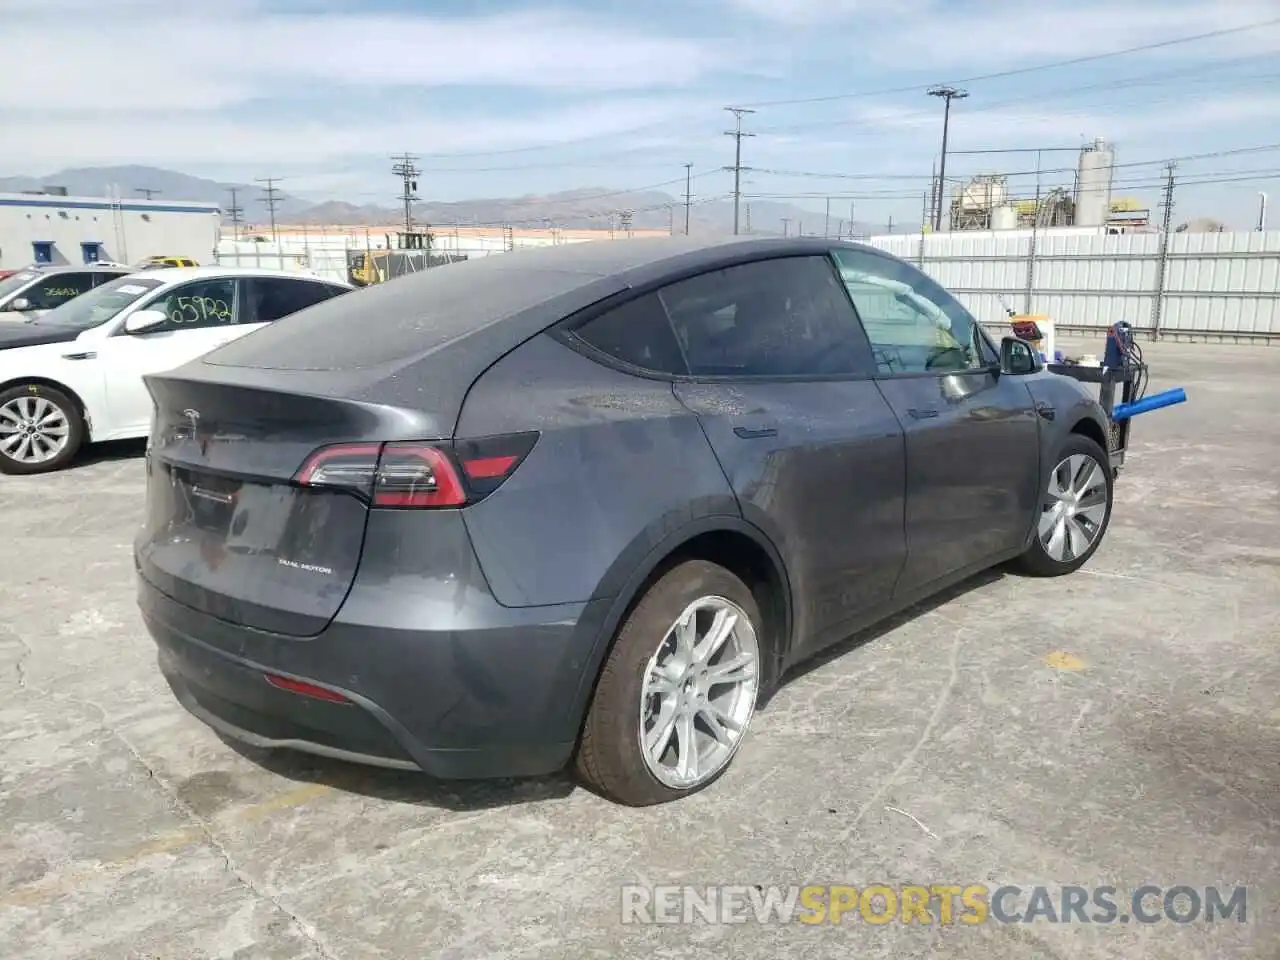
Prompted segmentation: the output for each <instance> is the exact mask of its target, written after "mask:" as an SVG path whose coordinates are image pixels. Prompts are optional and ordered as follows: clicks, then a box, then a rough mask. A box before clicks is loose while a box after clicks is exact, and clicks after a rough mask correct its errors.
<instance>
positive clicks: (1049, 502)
mask: <svg viewBox="0 0 1280 960" xmlns="http://www.w3.org/2000/svg"><path fill="white" fill-rule="evenodd" d="M1047 493H1048V496H1047V497H1046V498H1045V503H1044V508H1043V511H1042V512H1041V514H1040V523H1039V530H1038V532H1039V536H1040V545H1041V546H1042V547H1044V552H1045V553H1046V554H1048V555H1049V557H1050V558H1051V559H1053V560H1056V561H1057V562H1058V563H1070V562H1071V561H1072V560H1075V559H1076V558H1078V557H1080V556H1083V555H1084V554H1085V553H1086V552H1087V551H1088V549H1089V547H1090V546H1092V545H1093V542H1094V541H1095V540H1097V539H1098V535H1099V534H1100V533H1101V532H1102V525H1103V523H1104V522H1105V521H1106V518H1107V475H1106V471H1105V470H1104V469H1103V467H1102V466H1101V464H1099V463H1098V461H1097V460H1095V459H1094V458H1093V457H1091V456H1089V455H1088V454H1087V453H1073V454H1071V455H1070V456H1069V457H1067V458H1066V459H1064V460H1063V461H1062V462H1060V463H1059V464H1058V465H1057V466H1056V467H1054V468H1053V473H1051V474H1050V475H1049V489H1048V491H1047Z"/></svg>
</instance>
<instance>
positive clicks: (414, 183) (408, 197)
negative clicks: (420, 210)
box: [391, 153, 422, 237]
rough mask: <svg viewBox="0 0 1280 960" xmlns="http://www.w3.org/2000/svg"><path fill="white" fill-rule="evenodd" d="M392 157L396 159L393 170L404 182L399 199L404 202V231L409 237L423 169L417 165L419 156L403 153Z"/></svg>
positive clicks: (411, 231)
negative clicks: (419, 176) (419, 179)
mask: <svg viewBox="0 0 1280 960" xmlns="http://www.w3.org/2000/svg"><path fill="white" fill-rule="evenodd" d="M391 159H392V160H394V161H395V166H393V167H392V168H391V172H392V173H394V174H395V175H396V176H397V177H399V178H400V179H401V180H402V181H403V182H404V189H403V191H402V192H401V194H400V197H399V199H400V201H401V202H402V203H403V204H404V233H405V236H406V237H408V235H409V234H411V233H413V205H414V204H415V203H417V202H418V175H419V174H420V173H421V172H422V171H421V170H419V169H418V167H417V160H418V158H417V157H415V156H412V155H411V154H408V153H402V154H400V156H398V157H392V158H391Z"/></svg>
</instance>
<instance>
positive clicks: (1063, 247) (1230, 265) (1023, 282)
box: [867, 230, 1280, 342]
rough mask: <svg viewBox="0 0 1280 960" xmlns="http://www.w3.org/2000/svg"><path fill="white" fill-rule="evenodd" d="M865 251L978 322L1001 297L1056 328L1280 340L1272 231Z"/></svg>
mask: <svg viewBox="0 0 1280 960" xmlns="http://www.w3.org/2000/svg"><path fill="white" fill-rule="evenodd" d="M867 242H868V243H869V244H871V245H873V246H876V247H879V248H880V249H882V250H886V251H888V252H890V253H893V254H896V255H897V256H900V257H902V258H904V259H906V260H910V261H911V262H912V263H915V264H916V265H918V266H920V267H921V268H922V269H924V271H925V272H926V273H928V274H929V275H930V276H932V277H933V278H934V279H936V280H937V281H938V282H939V283H941V284H943V285H944V286H946V287H947V288H948V289H949V290H951V291H952V292H953V293H955V294H956V296H957V297H959V298H960V300H961V301H963V302H964V304H965V306H966V307H968V308H969V309H970V310H971V311H973V313H974V315H975V316H977V317H979V318H980V319H981V320H982V321H983V322H984V323H992V324H999V323H1002V322H1003V317H1004V307H1003V306H1002V303H1001V300H1002V298H1003V301H1004V303H1007V304H1008V306H1009V307H1011V308H1012V309H1014V310H1017V311H1018V312H1020V313H1036V314H1043V315H1046V316H1048V317H1050V318H1051V319H1052V320H1053V321H1054V324H1055V326H1056V327H1057V328H1059V329H1067V330H1083V331H1093V330H1101V329H1103V328H1105V327H1107V326H1109V325H1110V324H1112V323H1114V322H1115V321H1117V320H1126V321H1128V322H1129V323H1131V324H1132V325H1133V326H1134V327H1135V328H1136V329H1138V330H1142V331H1145V332H1147V333H1149V334H1158V335H1159V336H1160V337H1167V338H1169V339H1191V340H1220V341H1223V340H1225V341H1264V342H1272V341H1276V342H1280V231H1267V232H1256V231H1255V232H1250V233H1172V234H1169V235H1167V237H1166V236H1165V235H1161V234H1156V233H1145V234H1142V233H1133V234H1120V235H1103V234H1099V233H1082V232H1080V231H1054V230H1047V231H1041V232H1039V233H1038V234H1036V235H1034V236H1033V234H1032V232H1031V231H1030V230H1009V231H999V232H986V231H983V232H973V233H968V232H957V233H937V234H925V235H924V236H923V238H922V237H921V235H920V234H899V235H892V234H891V235H887V236H878V237H871V238H869V239H868V241H867ZM922 243H923V247H922Z"/></svg>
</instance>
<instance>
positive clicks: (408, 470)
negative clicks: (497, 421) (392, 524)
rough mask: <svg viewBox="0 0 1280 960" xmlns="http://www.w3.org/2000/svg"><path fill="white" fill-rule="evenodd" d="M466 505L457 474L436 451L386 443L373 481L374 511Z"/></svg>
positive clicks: (424, 447)
mask: <svg viewBox="0 0 1280 960" xmlns="http://www.w3.org/2000/svg"><path fill="white" fill-rule="evenodd" d="M466 502H467V492H466V490H464V489H463V487H462V480H461V478H460V477H459V476H458V471H457V470H455V469H454V466H453V464H452V463H450V462H449V457H448V455H447V454H446V453H444V451H442V450H439V449H437V448H436V447H429V446H426V445H425V444H418V443H388V444H387V445H386V446H385V447H384V448H383V450H382V459H381V460H379V461H378V475H377V477H375V478H374V481H373V505H374V506H375V507H461V506H462V505H464V504H465V503H466Z"/></svg>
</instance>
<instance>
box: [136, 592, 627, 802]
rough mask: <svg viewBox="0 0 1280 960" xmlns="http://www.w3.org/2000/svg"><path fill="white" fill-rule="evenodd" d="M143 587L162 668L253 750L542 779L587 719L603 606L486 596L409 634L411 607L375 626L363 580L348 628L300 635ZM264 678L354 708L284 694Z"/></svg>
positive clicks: (205, 713)
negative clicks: (533, 603) (583, 708)
mask: <svg viewBox="0 0 1280 960" xmlns="http://www.w3.org/2000/svg"><path fill="white" fill-rule="evenodd" d="M137 586H138V603H139V607H140V609H141V612H142V615H143V620H144V622H145V623H146V626H147V629H148V631H149V632H150V634H151V636H152V638H153V639H154V640H155V642H156V644H157V646H158V648H159V664H160V668H161V670H162V672H163V673H164V675H165V677H166V679H167V680H168V682H169V684H170V686H171V687H172V689H173V691H174V694H175V696H176V697H177V698H178V700H179V702H181V703H182V705H183V706H184V707H186V709H187V710H188V711H190V712H191V713H192V714H193V715H195V716H196V717H197V718H199V719H200V720H202V721H204V722H205V723H206V724H208V725H209V726H210V727H213V728H214V729H216V730H218V731H219V732H221V733H222V734H224V735H226V736H229V737H231V738H234V739H237V740H240V741H243V742H245V743H248V744H251V745H254V746H258V747H268V748H273V747H284V748H290V749H295V750H301V751H304V752H308V753H314V754H319V755H324V756H330V757H335V758H338V759H341V760H349V761H354V762H359V763H367V764H374V765H378V766H386V767H396V768H402V769H420V770H422V771H424V772H425V773H427V774H429V775H431V776H434V777H440V778H444V779H460V778H467V779H470V778H488V777H511V776H536V775H541V774H547V773H551V772H554V771H556V770H558V769H560V768H561V767H563V766H564V765H565V764H566V762H567V761H568V759H569V757H570V755H571V754H572V752H573V748H574V745H575V743H576V740H577V734H578V726H579V722H580V717H578V716H576V715H575V709H574V704H575V700H576V699H577V697H576V693H577V691H578V689H579V684H580V681H581V680H582V679H583V673H584V671H585V670H587V669H588V668H589V667H588V665H589V662H590V659H591V653H592V649H593V646H594V643H595V640H596V638H597V636H598V630H599V625H600V623H601V621H602V617H603V613H604V607H607V605H608V604H607V601H605V602H600V601H595V602H592V603H585V604H569V605H561V606H555V607H530V608H521V609H511V608H504V607H500V606H499V605H497V604H496V603H494V602H493V601H492V598H490V597H487V596H485V595H480V596H478V597H476V598H475V600H474V602H473V603H472V604H471V605H470V606H468V605H467V604H466V603H465V602H464V603H463V604H462V605H461V606H459V607H456V608H455V609H454V610H453V611H452V615H451V616H450V617H449V622H447V623H440V622H436V623H433V624H431V626H430V627H423V626H421V625H418V626H406V625H405V618H404V616H403V615H402V614H403V610H394V609H393V610H388V611H387V613H386V619H388V620H396V621H398V623H397V624H388V623H378V622H376V619H377V618H376V617H373V616H369V614H371V613H373V612H374V611H376V610H378V609H379V606H380V605H379V604H378V603H375V602H373V601H375V600H376V599H377V597H376V596H371V597H365V598H362V597H361V596H360V585H359V583H357V585H356V587H355V588H354V589H353V591H352V594H351V595H350V596H349V597H348V599H347V603H346V604H344V607H343V609H344V611H348V610H349V611H353V613H352V614H351V615H350V616H349V618H348V619H347V620H345V621H344V619H343V614H342V613H340V614H339V616H338V618H337V619H335V620H334V622H333V623H332V624H330V626H329V627H328V628H327V629H326V630H325V631H324V632H323V633H322V634H320V635H319V636H316V637H311V638H305V639H304V638H297V637H286V636H281V635H277V634H271V633H265V632H262V631H258V630H253V629H251V628H247V627H243V626H239V625H236V624H233V623H229V622H227V621H225V620H220V619H218V618H215V617H212V616H210V615H208V614H205V613H202V612H200V611H198V610H195V609H193V608H191V607H188V606H185V605H183V604H180V603H177V602H176V601H174V600H172V599H171V598H169V597H168V596H166V595H165V594H164V593H162V592H161V591H160V590H158V589H157V588H156V587H155V586H153V585H152V584H151V583H150V582H149V581H148V580H147V579H146V578H145V577H144V576H142V575H139V576H138V581H137ZM382 607H383V609H385V605H382ZM428 612H430V613H435V614H438V613H439V610H438V608H434V609H433V610H432V611H428ZM357 621H363V622H357ZM371 621H372V622H371ZM268 673H270V674H274V675H279V676H283V677H286V678H288V679H291V680H300V681H304V682H308V683H312V684H316V685H318V686H321V687H324V688H326V689H327V690H329V691H331V692H333V693H337V694H340V695H341V696H342V697H343V698H345V700H346V702H330V701H329V700H321V699H315V698H313V697H309V696H306V695H303V694H297V693H293V692H290V691H286V690H282V689H280V688H278V687H277V686H273V685H272V684H271V683H269V682H268V681H267V679H266V674H268Z"/></svg>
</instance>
